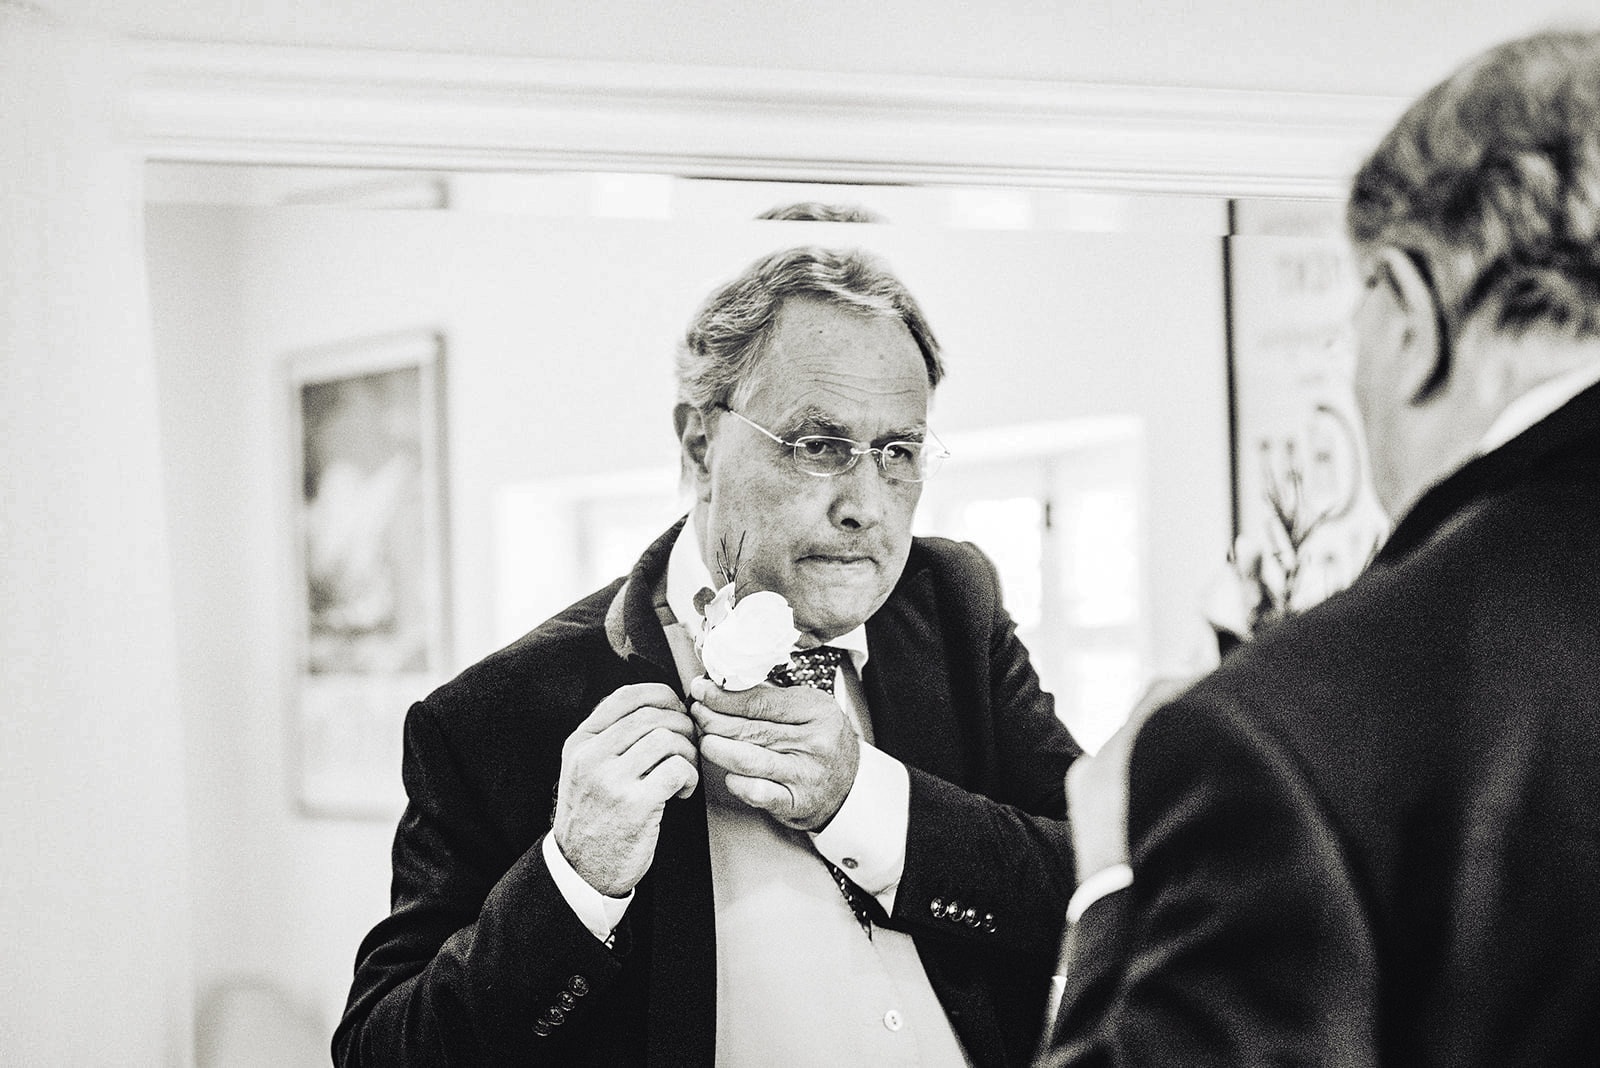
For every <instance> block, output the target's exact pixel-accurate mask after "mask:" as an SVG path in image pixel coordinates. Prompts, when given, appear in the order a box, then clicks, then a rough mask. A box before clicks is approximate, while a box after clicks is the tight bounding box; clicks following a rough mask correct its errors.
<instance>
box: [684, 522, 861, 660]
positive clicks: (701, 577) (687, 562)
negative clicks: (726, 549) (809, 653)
mask: <svg viewBox="0 0 1600 1068" xmlns="http://www.w3.org/2000/svg"><path fill="white" fill-rule="evenodd" d="M717 586H718V584H717V583H715V582H713V581H712V579H711V570H710V569H709V568H707V567H706V564H705V561H704V560H702V559H700V535H699V534H698V532H696V530H695V526H694V513H693V512H691V513H689V518H688V519H687V520H686V521H685V522H684V524H683V529H682V530H680V531H679V532H678V540H677V541H676V542H674V543H673V545H672V553H671V554H670V555H669V556H668V557H667V607H668V608H670V609H672V614H673V615H674V616H675V617H677V620H678V622H679V623H682V624H683V626H684V629H686V630H687V631H688V632H689V633H690V634H691V635H699V633H700V625H701V619H700V613H699V611H698V610H696V608H695V606H694V595H695V594H697V593H699V592H700V591H701V590H703V589H712V590H715V589H716V588H717ZM828 644H829V645H831V646H833V647H834V648H835V649H843V650H844V651H845V652H846V653H848V654H849V655H850V663H851V664H853V665H855V669H856V675H857V676H860V674H861V672H862V669H864V668H865V667H866V666H867V626H866V624H865V623H863V624H861V625H860V626H858V627H856V628H855V629H854V630H851V631H847V632H846V633H844V634H841V635H839V636H838V637H836V638H829V639H828Z"/></svg>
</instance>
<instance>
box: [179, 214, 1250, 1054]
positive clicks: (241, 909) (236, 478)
mask: <svg viewBox="0 0 1600 1068" xmlns="http://www.w3.org/2000/svg"><path fill="white" fill-rule="evenodd" d="M148 226H149V261H150V272H151V275H152V280H153V281H152V286H153V303H154V317H155V326H156V349H157V354H158V361H159V369H160V386H161V406H162V413H163V433H164V435H165V440H164V443H163V444H164V455H165V457H166V468H167V477H168V481H169V485H170V487H171V494H170V500H171V502H172V504H171V507H170V522H171V532H172V539H173V545H174V555H175V558H176V559H177V561H178V565H179V566H178V570H179V577H178V580H177V601H178V612H179V627H178V637H179V646H180V648H181V650H182V653H181V659H180V673H181V675H182V677H183V680H184V684H183V692H182V699H183V709H184V716H185V727H186V730H187V734H188V740H189V769H188V782H189V789H190V803H191V811H192V824H193V840H192V846H193V858H194V859H193V881H194V904H195V958H196V981H197V986H198V988H199V989H200V991H201V994H202V1010H203V1009H204V1006H205V996H206V994H207V992H208V991H213V990H215V989H216V988H217V987H218V986H219V984H225V983H227V982H232V981H241V980H244V979H246V978H251V977H257V978H265V979H267V980H269V981H271V982H272V983H274V984H276V985H277V986H278V987H279V988H280V989H281V990H282V991H285V992H287V994H288V998H289V1001H290V1003H291V1005H292V1006H293V1007H295V1008H296V1010H297V1011H299V1012H300V1013H301V1014H302V1015H306V1016H310V1017H312V1018H313V1021H314V1024H315V1026H319V1027H321V1028H323V1033H324V1034H325V1033H326V1030H328V1029H331V1026H332V1023H333V1022H334V1020H335V1018H336V1015H337V1013H338V1011H339V1009H340V1007H341V1004H342V998H343V995H344V993H345V990H346V987H347V984H348V982H349V975H350V967H351V964H352V962H353V959H354V953H355V950H356V946H357V943H358V942H359V940H360V938H361V936H362V935H363V934H364V933H365V931H366V929H367V928H368V927H369V926H370V925H371V924H372V923H373V922H375V921H376V920H377V919H378V918H380V917H381V916H382V915H383V914H384V913H385V912H386V911H387V885H388V870H389V869H388V856H387V850H388V844H389V840H390V836H391V834H392V830H393V824H392V822H370V823H363V822H354V821H340V820H330V819H310V818H305V817H303V816H300V815H297V814H296V812H295V810H294V809H293V807H292V805H291V803H290V798H289V795H288V785H287V783H288V775H289V771H288V767H287V764H286V757H285V753H286V750H287V748H288V736H287V723H288V717H289V708H288V700H289V697H290V692H289V690H288V686H287V683H288V679H287V676H286V665H287V663H288V661H289V658H290V657H291V656H292V650H293V647H292V628H293V625H294V623H293V615H292V611H293V606H294V597H295V596H296V594H297V592H298V591H297V590H296V589H295V588H294V587H293V586H292V585H291V584H290V580H289V574H290V572H289V568H288V566H287V563H286V561H287V559H288V553H289V551H290V545H289V541H288V539H289V538H290V531H289V526H288V523H289V520H288V515H289V507H290V504H291V497H290V493H291V485H290V482H289V478H288V476H287V475H286V473H285V472H286V467H285V465H286V464H287V463H289V462H290V456H289V454H288V452H287V448H288V445H287V442H286V441H285V438H286V436H287V429H286V423H287V420H286V415H285V407H286V404H287V395H286V392H285V385H284V383H285V379H284V373H283V366H282V360H283V357H284V355H285V354H286V353H288V352H290V351H292V350H295V349H299V348H304V347H307V346H317V345H323V344H326V343H329V342H336V341H341V340H347V339H355V338H360V337H363V336H368V335H373V334H380V333H387V332H391V331H394V330H396V329H403V328H407V327H413V326H416V327H438V328H440V329H442V330H443V332H444V333H445V334H446V336H447V339H448V342H447V361H448V363H447V377H448V387H447V389H448V398H449V411H448V419H449V427H448V452H449V474H450V499H449V506H450V510H451V540H452V561H451V563H452V570H453V576H452V577H453V588H454V593H455V613H454V622H455V633H456V636H457V645H456V663H457V665H464V664H465V663H468V662H470V661H471V660H474V659H476V658H477V657H479V656H481V655H482V654H484V653H485V652H487V651H489V649H490V647H491V646H492V644H493V641H494V630H495V597H496V588H495V585H496V574H495V573H494V559H495V548H496V547H495V545H494V529H495V526H494V518H495V515H494V512H495V502H496V495H497V493H498V491H499V490H500V489H501V488H502V487H505V486H510V485H515V484H518V483H522V482H525V481H527V480H530V479H542V478H550V477H560V476H564V475H567V476H570V475H581V474H603V473H607V472H612V471H616V470H629V469H637V468H641V467H651V466H661V465H663V464H667V465H670V464H672V463H674V462H675V451H674V442H673V438H672V434H671V422H670V405H671V395H672V387H671V370H670V367H671V364H670V354H671V350H672V345H673V342H674V340H675V339H676V337H677V335H678V333H679V332H680V331H681V329H682V327H683V326H684V324H685V323H686V321H687V319H688V317H689V316H690V314H691V313H692V311H693V309H694V307H695V305H696V304H697V303H698V302H699V300H700V299H701V298H702V296H703V295H704V294H705V293H706V292H708V291H709V289H710V288H711V287H712V286H713V285H714V284H715V283H717V282H719V281H721V280H722V279H724V278H725V277H727V276H728V275H730V274H732V273H733V272H734V271H736V270H737V269H738V268H739V267H742V266H743V264H744V263H745V262H747V261H748V260H750V259H752V258H753V257H754V256H755V255H757V254H759V253H761V252H764V251H767V250H769V249H770V248H773V247H777V246H778V245H782V244H789V243H794V242H796V241H798V240H801V239H803V238H804V237H816V236H819V235H821V236H825V237H826V238H829V239H833V240H840V237H839V233H840V230H842V229H845V228H839V227H810V226H799V227H795V226H794V224H786V225H784V226H781V227H778V228H777V229H776V230H775V227H776V226H777V224H771V223H768V224H755V223H741V224H722V225H701V226H697V227H693V228H691V227H687V226H685V225H683V224H668V223H647V222H636V221H612V220H548V219H545V220H541V219H531V218H521V217H509V216H505V217H497V216H493V215H487V214H477V213H463V212H428V213H408V212H402V213H385V212H350V211H333V210H327V209H237V208H195V207H188V208H185V207H177V206H158V207H152V209H151V210H150V214H149V222H148ZM845 234H846V237H847V238H849V239H851V240H858V239H863V238H865V237H866V235H868V234H870V235H871V242H870V243H871V244H873V245H874V246H875V247H877V248H879V249H880V250H881V251H883V252H884V254H885V255H886V256H887V257H888V258H889V260H890V262H891V263H892V264H893V265H894V266H895V267H896V268H897V269H898V271H899V273H900V274H901V275H902V277H904V278H905V280H906V281H907V283H908V285H910V287H911V288H912V290H913V291H914V292H916V293H917V294H918V296H919V299H921V300H922V301H923V302H924V305H925V307H926V310H927V312H928V315H929V316H930V318H931V320H932V322H933V323H934V326H935V329H936V330H937V331H938V332H939V334H940V335H941V340H942V341H943V342H944V344H945V346H946V348H947V352H948V359H949V366H950V377H949V379H948V381H947V383H946V384H945V385H944V386H943V387H941V390H940V395H939V397H938V398H937V401H936V405H935V409H934V419H935V426H936V428H948V429H950V430H952V431H960V430H975V429H981V428H989V427H996V426H1003V425H1005V424H1007V423H1012V422H1035V421H1040V420H1053V419H1061V418H1066V417H1071V416H1075V415H1081V414H1094V413H1102V412H1121V413H1133V414H1137V415H1140V416H1142V417H1143V418H1144V419H1145V420H1146V426H1147V429H1148V433H1149V435H1150V436H1149V438H1148V444H1149V455H1150V459H1151V465H1150V483H1149V486H1148V490H1149V507H1150V508H1151V512H1150V515H1149V518H1150V535H1151V537H1150V543H1149V547H1148V559H1149V560H1150V563H1151V567H1152V571H1151V576H1150V577H1151V583H1152V586H1153V588H1154V589H1153V592H1154V594H1155V601H1156V616H1155V620H1154V624H1155V626H1154V631H1155V634H1154V638H1155V644H1156V647H1157V649H1158V650H1159V652H1160V658H1161V662H1160V663H1159V664H1158V665H1157V666H1158V667H1161V668H1163V669H1168V670H1171V669H1175V668H1180V667H1193V666H1194V663H1193V661H1194V658H1195V657H1196V656H1197V655H1199V654H1198V653H1197V648H1196V643H1198V642H1203V640H1204V630H1203V627H1202V626H1201V623H1200V617H1199V614H1198V613H1199V605H1200V602H1201V599H1202V590H1201V588H1200V587H1201V585H1202V584H1203V582H1204V581H1205V580H1206V579H1207V578H1208V577H1209V576H1210V575H1212V574H1213V573H1214V572H1215V569H1216V567H1217V563H1218V561H1220V560H1221V559H1222V558H1223V555H1224V553H1225V552H1226V547H1227V542H1228V536H1229V531H1228V522H1229V518H1228V507H1229V506H1228V468H1227V441H1226V421H1225V420H1226V416H1225V413H1226V403H1225V395H1224V390H1225V383H1224V358H1223V336H1222V322H1221V316H1222V312H1221V281H1220V245H1219V242H1218V239H1217V238H1215V237H1206V236H1178V237H1168V236H1161V235H1130V234H1066V233H1059V232H1058V233H1007V234H1001V233H972V232H968V233H956V232H952V231H940V230H933V229H915V228H909V229H899V228H881V227H873V228H870V229H869V228H860V227H851V228H848V229H847V230H846V231H845ZM641 548H642V546H641ZM537 622H538V621H537V620H532V619H530V620H527V621H526V625H527V626H532V625H533V624H535V623H537Z"/></svg>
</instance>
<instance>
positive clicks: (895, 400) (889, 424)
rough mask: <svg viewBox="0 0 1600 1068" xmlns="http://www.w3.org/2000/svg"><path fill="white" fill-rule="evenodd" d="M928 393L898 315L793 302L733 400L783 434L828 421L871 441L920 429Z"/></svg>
mask: <svg viewBox="0 0 1600 1068" xmlns="http://www.w3.org/2000/svg"><path fill="white" fill-rule="evenodd" d="M930 392H931V390H930V387H929V385H928V375H927V368H926V365H925V363H924V361H923V356H922V350H921V349H920V348H919V347H918V346H917V343H916V341H915V339H914V338H913V337H912V336H911V332H910V330H908V329H907V328H906V325H905V323H904V322H902V321H901V320H900V318H899V317H898V316H895V315H884V314H877V313H873V312H867V311H857V310H856V309H853V308H848V307H841V306H838V305H833V304H826V303H823V302H820V301H802V300H791V301H789V302H788V303H786V304H785V306H784V308H783V309H782V310H781V311H780V312H779V315H778V318H777V320H776V322H775V323H774V324H773V329H772V331H771V332H770V334H769V335H768V337H767V339H766V344H765V345H764V346H763V348H762V351H761V353H760V355H759V357H758V358H757V360H756V362H755V364H754V366H753V367H752V368H751V373H750V374H749V375H748V376H747V378H746V380H745V383H744V386H743V388H742V389H740V390H739V391H738V394H739V395H738V396H737V400H738V402H739V404H740V406H741V408H742V409H744V410H746V414H747V415H751V416H752V418H757V414H756V413H759V416H760V417H764V418H767V419H772V420H776V421H779V422H784V423H786V424H788V425H787V426H786V429H794V428H795V425H796V424H797V422H798V421H801V420H807V421H810V422H812V423H816V422H818V421H824V422H828V421H831V424H832V426H833V429H835V430H843V429H846V428H848V429H851V430H853V431H856V432H860V433H868V432H870V433H872V434H877V433H880V432H882V431H884V430H886V429H907V430H910V429H915V428H919V427H921V426H922V425H923V424H925V422H926V420H927V410H928V401H929V397H930ZM816 432H823V431H821V430H817V431H816Z"/></svg>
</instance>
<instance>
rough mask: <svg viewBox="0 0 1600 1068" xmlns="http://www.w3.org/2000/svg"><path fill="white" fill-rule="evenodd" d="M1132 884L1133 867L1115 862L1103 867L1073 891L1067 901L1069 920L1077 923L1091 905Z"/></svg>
mask: <svg viewBox="0 0 1600 1068" xmlns="http://www.w3.org/2000/svg"><path fill="white" fill-rule="evenodd" d="M1132 885H1133V869H1132V868H1130V867H1128V866H1127V865H1126V864H1113V865H1111V867H1109V868H1101V869H1100V870H1099V871H1097V872H1095V873H1094V874H1093V875H1091V876H1089V877H1088V878H1087V879H1085V880H1084V881H1083V882H1081V883H1079V884H1078V888H1077V889H1076V890H1074V891H1073V892H1072V897H1071V899H1070V900H1068V901H1067V922H1068V923H1077V922H1078V921H1079V920H1081V919H1083V914H1084V913H1085V912H1087V911H1089V906H1090V905H1093V904H1094V903H1095V902H1096V901H1099V900H1100V899H1101V898H1103V897H1106V896H1107V895H1109V894H1114V893H1116V892H1117V891H1118V890H1126V889H1127V888H1128V887H1130V886H1132Z"/></svg>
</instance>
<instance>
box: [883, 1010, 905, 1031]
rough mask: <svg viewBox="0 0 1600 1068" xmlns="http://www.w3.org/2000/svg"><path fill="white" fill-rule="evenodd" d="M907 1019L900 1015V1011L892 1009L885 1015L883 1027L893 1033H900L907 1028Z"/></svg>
mask: <svg viewBox="0 0 1600 1068" xmlns="http://www.w3.org/2000/svg"><path fill="white" fill-rule="evenodd" d="M905 1023H906V1021H905V1018H904V1017H902V1016H901V1015H900V1010H899V1009H890V1010H889V1011H888V1012H886V1013H884V1014H883V1026H885V1027H887V1028H888V1029H889V1030H891V1031H898V1030H900V1028H902V1027H904V1026H905Z"/></svg>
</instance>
